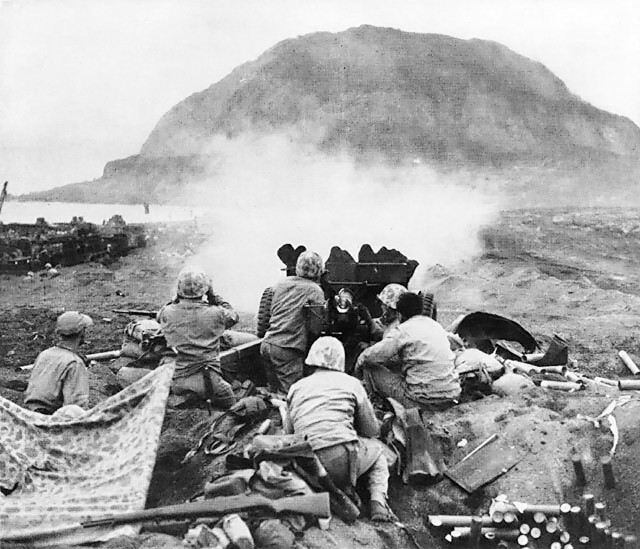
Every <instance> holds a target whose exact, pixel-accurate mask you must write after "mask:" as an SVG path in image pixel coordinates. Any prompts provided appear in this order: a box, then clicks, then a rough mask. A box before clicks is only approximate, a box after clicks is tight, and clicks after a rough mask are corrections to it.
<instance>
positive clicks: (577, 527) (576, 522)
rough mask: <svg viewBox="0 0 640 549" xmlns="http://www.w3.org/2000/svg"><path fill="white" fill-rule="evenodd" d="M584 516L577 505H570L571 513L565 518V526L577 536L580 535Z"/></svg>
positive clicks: (582, 529)
mask: <svg viewBox="0 0 640 549" xmlns="http://www.w3.org/2000/svg"><path fill="white" fill-rule="evenodd" d="M583 519H584V516H583V515H582V509H581V508H580V507H578V506H577V505H574V506H573V507H571V513H570V514H569V517H568V519H567V524H566V527H567V528H568V529H569V530H571V531H572V532H574V534H575V535H576V536H577V537H580V536H581V535H582V534H583V532H584V520H583Z"/></svg>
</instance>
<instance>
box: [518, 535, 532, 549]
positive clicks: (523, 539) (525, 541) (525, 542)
mask: <svg viewBox="0 0 640 549" xmlns="http://www.w3.org/2000/svg"><path fill="white" fill-rule="evenodd" d="M517 542H518V545H519V546H520V547H526V546H527V545H529V538H528V537H527V536H525V535H524V534H521V535H520V536H518V539H517Z"/></svg>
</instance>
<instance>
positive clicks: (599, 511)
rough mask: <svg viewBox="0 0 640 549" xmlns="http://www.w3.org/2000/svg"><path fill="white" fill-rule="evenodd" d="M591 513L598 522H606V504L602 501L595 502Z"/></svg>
mask: <svg viewBox="0 0 640 549" xmlns="http://www.w3.org/2000/svg"><path fill="white" fill-rule="evenodd" d="M593 512H594V514H595V515H596V517H598V519H599V520H601V521H602V520H607V504H606V503H605V502H604V501H596V503H595V504H594V505H593Z"/></svg>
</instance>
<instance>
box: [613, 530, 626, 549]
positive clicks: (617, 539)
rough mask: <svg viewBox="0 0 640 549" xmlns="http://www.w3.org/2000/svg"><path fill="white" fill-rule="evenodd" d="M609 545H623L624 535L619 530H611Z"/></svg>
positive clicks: (621, 546) (617, 546)
mask: <svg viewBox="0 0 640 549" xmlns="http://www.w3.org/2000/svg"><path fill="white" fill-rule="evenodd" d="M611 547H612V548H613V549H622V548H623V547H624V536H623V535H622V534H621V533H620V532H611Z"/></svg>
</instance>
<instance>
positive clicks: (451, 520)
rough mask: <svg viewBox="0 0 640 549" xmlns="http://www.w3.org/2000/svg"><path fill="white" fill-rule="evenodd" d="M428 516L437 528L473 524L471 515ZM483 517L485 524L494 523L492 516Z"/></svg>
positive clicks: (483, 523) (431, 523)
mask: <svg viewBox="0 0 640 549" xmlns="http://www.w3.org/2000/svg"><path fill="white" fill-rule="evenodd" d="M427 518H428V521H429V525H431V526H434V527H435V528H440V527H447V528H449V527H455V526H471V519H472V518H473V517H472V516H471V515H429V516H428V517H427ZM481 518H482V525H483V526H491V525H492V524H493V521H492V520H491V517H489V516H483V517H481Z"/></svg>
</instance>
